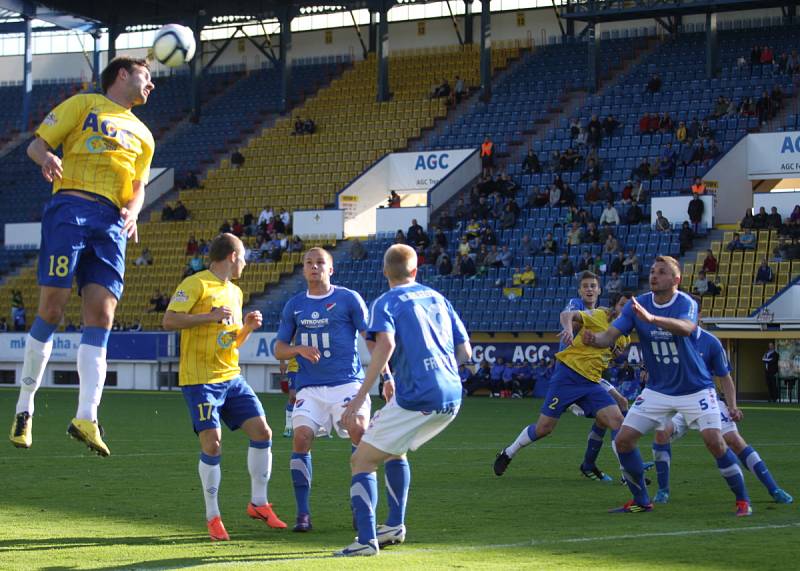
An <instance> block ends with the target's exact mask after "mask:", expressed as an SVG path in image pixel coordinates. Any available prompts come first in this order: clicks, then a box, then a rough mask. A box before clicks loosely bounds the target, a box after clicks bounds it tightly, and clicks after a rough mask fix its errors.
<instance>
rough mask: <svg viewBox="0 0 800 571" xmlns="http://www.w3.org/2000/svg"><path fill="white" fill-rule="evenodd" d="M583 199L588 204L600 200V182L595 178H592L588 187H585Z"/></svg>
mask: <svg viewBox="0 0 800 571" xmlns="http://www.w3.org/2000/svg"><path fill="white" fill-rule="evenodd" d="M584 200H585V201H586V202H587V203H589V204H596V203H598V202H600V183H599V182H598V181H597V180H593V181H592V182H591V183H590V184H589V188H587V189H586V194H585V195H584Z"/></svg>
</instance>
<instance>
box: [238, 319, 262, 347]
mask: <svg viewBox="0 0 800 571" xmlns="http://www.w3.org/2000/svg"><path fill="white" fill-rule="evenodd" d="M263 321H264V318H263V316H262V315H261V312H260V311H258V310H256V311H251V312H250V313H248V314H247V315H245V316H244V324H243V325H242V328H241V329H240V330H239V334H238V335H237V336H236V346H237V347H241V346H242V345H244V344H245V342H246V341H247V338H248V337H250V334H251V333H252V332H253V331H255V330H256V329H259V328H260V327H261V324H262V323H263Z"/></svg>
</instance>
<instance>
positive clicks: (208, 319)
mask: <svg viewBox="0 0 800 571" xmlns="http://www.w3.org/2000/svg"><path fill="white" fill-rule="evenodd" d="M231 315H233V312H232V311H231V308H230V307H224V306H223V307H215V308H214V309H212V310H211V311H209V312H208V313H195V314H190V313H179V312H177V311H171V310H169V309H168V310H167V312H166V313H165V314H164V319H163V320H162V322H161V326H162V327H163V328H164V329H165V330H166V331H176V330H179V329H189V328H190V327H197V326H198V325H206V324H208V323H219V322H221V321H223V320H225V319H228V318H229V317H231Z"/></svg>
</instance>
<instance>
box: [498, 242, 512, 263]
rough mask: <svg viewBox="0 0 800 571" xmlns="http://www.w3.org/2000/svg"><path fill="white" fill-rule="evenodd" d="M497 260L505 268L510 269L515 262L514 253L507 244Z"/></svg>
mask: <svg viewBox="0 0 800 571" xmlns="http://www.w3.org/2000/svg"><path fill="white" fill-rule="evenodd" d="M497 259H498V261H499V262H500V263H501V264H502V265H503V267H504V268H510V267H511V264H512V263H513V262H514V253H513V252H512V251H511V250H510V249H509V247H508V245H507V244H503V247H502V249H501V250H500V254H498V256H497Z"/></svg>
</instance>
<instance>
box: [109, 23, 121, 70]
mask: <svg viewBox="0 0 800 571" xmlns="http://www.w3.org/2000/svg"><path fill="white" fill-rule="evenodd" d="M119 33H120V27H119V26H118V25H117V24H111V26H109V28H108V56H107V61H106V64H108V62H110V61H111V60H113V59H114V58H115V57H117V38H118V37H119Z"/></svg>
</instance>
